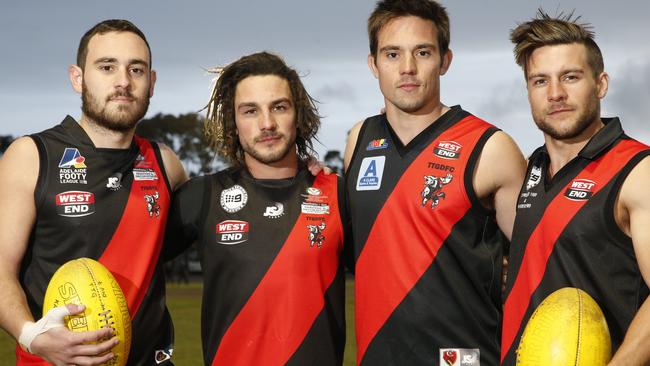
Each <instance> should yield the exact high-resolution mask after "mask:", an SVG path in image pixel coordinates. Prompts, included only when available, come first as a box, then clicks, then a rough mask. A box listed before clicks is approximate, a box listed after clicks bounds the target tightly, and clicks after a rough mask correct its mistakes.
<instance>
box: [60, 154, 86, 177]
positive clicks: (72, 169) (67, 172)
mask: <svg viewBox="0 0 650 366" xmlns="http://www.w3.org/2000/svg"><path fill="white" fill-rule="evenodd" d="M85 161H86V158H84V157H83V156H82V155H81V153H80V152H79V149H77V148H75V147H66V148H65V150H63V155H62V156H61V161H59V182H60V183H62V184H88V181H87V179H86V176H87V173H88V172H87V166H86V163H85Z"/></svg>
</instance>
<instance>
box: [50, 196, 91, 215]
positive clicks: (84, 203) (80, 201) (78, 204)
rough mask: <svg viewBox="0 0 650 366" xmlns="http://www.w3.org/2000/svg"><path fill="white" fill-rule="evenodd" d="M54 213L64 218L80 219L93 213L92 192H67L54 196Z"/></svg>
mask: <svg viewBox="0 0 650 366" xmlns="http://www.w3.org/2000/svg"><path fill="white" fill-rule="evenodd" d="M56 213H57V214H58V215H59V216H65V217H82V216H88V215H92V214H94V213H95V195H94V194H93V193H92V192H84V191H67V192H61V193H59V194H57V195H56Z"/></svg>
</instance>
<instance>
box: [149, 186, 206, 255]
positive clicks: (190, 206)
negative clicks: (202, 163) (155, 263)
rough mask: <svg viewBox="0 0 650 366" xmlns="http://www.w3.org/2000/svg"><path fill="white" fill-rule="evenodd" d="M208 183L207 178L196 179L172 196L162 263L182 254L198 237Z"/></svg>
mask: <svg viewBox="0 0 650 366" xmlns="http://www.w3.org/2000/svg"><path fill="white" fill-rule="evenodd" d="M208 182H209V179H207V177H196V178H193V179H191V180H189V181H188V182H186V183H185V184H183V185H182V186H181V187H180V188H178V189H177V190H176V192H174V193H173V194H172V202H171V205H170V207H169V216H168V218H167V228H166V231H165V241H164V244H163V249H162V254H161V257H162V259H163V260H164V261H168V260H171V259H174V258H175V257H176V256H178V255H179V254H181V253H183V251H185V250H186V249H187V248H189V247H190V246H191V245H192V243H194V241H196V239H197V238H198V237H199V233H200V230H201V227H202V224H203V221H204V220H203V218H202V216H203V211H204V209H203V205H204V204H206V205H208V204H209V200H206V199H205V195H206V193H207V189H208V188H209V187H208Z"/></svg>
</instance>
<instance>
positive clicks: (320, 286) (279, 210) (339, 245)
mask: <svg viewBox="0 0 650 366" xmlns="http://www.w3.org/2000/svg"><path fill="white" fill-rule="evenodd" d="M339 181H340V178H338V177H336V176H335V175H328V176H326V175H323V174H320V175H318V176H317V177H315V178H314V177H313V176H312V175H311V174H310V173H309V171H308V170H306V169H301V170H299V172H298V174H297V175H296V176H295V177H293V178H291V179H279V180H258V179H254V178H253V177H251V176H250V174H249V173H248V172H247V171H246V170H245V169H236V168H230V169H227V170H224V171H221V172H219V173H217V174H213V175H208V176H204V177H199V178H194V179H192V180H191V181H190V182H188V183H187V184H185V185H183V186H182V187H181V188H180V189H179V190H178V192H177V194H176V195H175V197H174V200H173V203H172V208H171V211H170V226H169V228H168V231H169V232H171V233H174V232H176V233H179V234H178V235H179V236H175V237H174V236H168V237H167V242H174V243H186V244H189V243H192V242H193V241H194V240H196V242H197V244H198V246H199V252H200V253H201V264H202V269H203V281H204V284H203V306H202V317H201V318H202V319H201V324H202V331H201V333H202V339H203V353H204V362H205V364H206V365H228V366H236V365H285V364H287V365H340V364H341V362H342V358H343V347H344V343H345V320H344V276H343V266H342V261H340V260H339V258H340V256H341V254H342V251H343V239H344V232H343V224H342V223H343V222H344V219H342V217H343V216H342V214H341V211H340V209H342V208H343V207H340V206H339V204H340V202H342V201H340V200H339V195H340V194H341V193H342V190H341V189H339V187H338V185H339ZM341 184H342V183H341ZM179 227H180V229H178V228H179Z"/></svg>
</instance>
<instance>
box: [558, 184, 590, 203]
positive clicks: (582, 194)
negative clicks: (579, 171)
mask: <svg viewBox="0 0 650 366" xmlns="http://www.w3.org/2000/svg"><path fill="white" fill-rule="evenodd" d="M594 187H596V182H594V181H593V180H589V179H574V180H573V181H572V182H571V184H570V185H569V188H567V190H566V191H565V192H564V197H566V198H568V199H570V200H572V201H585V200H588V199H590V198H591V196H593V194H594Z"/></svg>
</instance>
